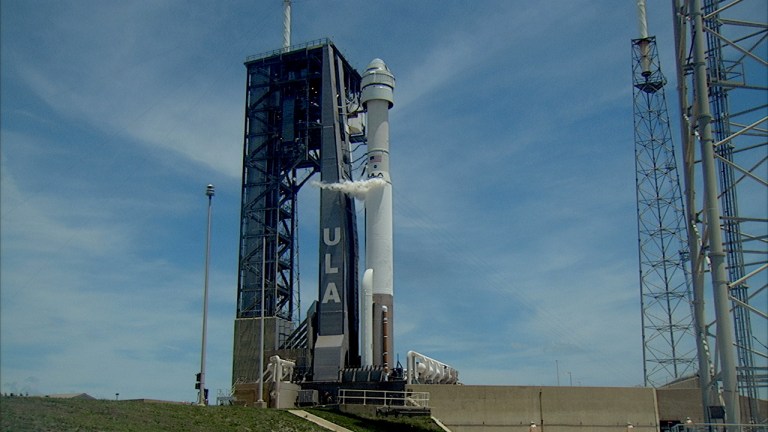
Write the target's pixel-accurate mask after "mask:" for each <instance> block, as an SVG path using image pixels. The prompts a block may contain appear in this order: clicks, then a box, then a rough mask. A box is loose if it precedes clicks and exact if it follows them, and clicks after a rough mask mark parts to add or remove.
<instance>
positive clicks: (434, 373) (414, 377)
mask: <svg viewBox="0 0 768 432" xmlns="http://www.w3.org/2000/svg"><path fill="white" fill-rule="evenodd" d="M406 367H407V371H406V374H407V375H406V376H407V378H406V380H407V381H406V383H407V384H456V383H458V382H459V371H457V370H456V369H454V368H452V367H450V366H448V365H447V364H445V363H443V362H440V361H437V360H435V359H433V358H429V357H427V356H425V355H424V354H419V353H417V352H416V351H408V358H407V366H406Z"/></svg>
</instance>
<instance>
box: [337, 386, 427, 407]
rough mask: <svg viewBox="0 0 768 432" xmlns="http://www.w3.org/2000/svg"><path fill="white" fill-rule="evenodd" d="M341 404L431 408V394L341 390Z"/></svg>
mask: <svg viewBox="0 0 768 432" xmlns="http://www.w3.org/2000/svg"><path fill="white" fill-rule="evenodd" d="M339 404H342V405H376V406H410V407H420V408H428V407H429V392H411V391H387V390H354V389H339Z"/></svg>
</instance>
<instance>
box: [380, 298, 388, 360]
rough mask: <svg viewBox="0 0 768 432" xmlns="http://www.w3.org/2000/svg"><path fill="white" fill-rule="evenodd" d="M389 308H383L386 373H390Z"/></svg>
mask: <svg viewBox="0 0 768 432" xmlns="http://www.w3.org/2000/svg"><path fill="white" fill-rule="evenodd" d="M388 315H389V308H388V307H386V306H382V307H381V344H382V353H381V362H382V364H384V372H387V373H388V372H389V352H388V351H387V346H388V345H389V340H388V339H389V317H388Z"/></svg>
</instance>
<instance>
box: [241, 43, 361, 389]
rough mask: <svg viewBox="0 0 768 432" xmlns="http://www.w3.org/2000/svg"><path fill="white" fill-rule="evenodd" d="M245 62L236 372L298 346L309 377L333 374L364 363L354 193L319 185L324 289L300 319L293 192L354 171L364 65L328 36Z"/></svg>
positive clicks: (254, 374)
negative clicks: (353, 129)
mask: <svg viewBox="0 0 768 432" xmlns="http://www.w3.org/2000/svg"><path fill="white" fill-rule="evenodd" d="M245 66H246V68H247V86H246V105H245V137H244V143H243V179H242V184H243V188H242V207H241V216H240V217H241V227H240V251H239V274H238V286H237V315H236V319H235V331H234V355H233V366H232V380H233V382H255V381H257V380H258V379H259V373H260V368H263V367H264V366H263V365H264V364H266V361H265V360H264V359H262V358H260V357H262V356H263V358H266V359H268V358H269V357H270V356H272V355H275V354H277V353H280V352H281V350H285V349H293V350H294V352H293V353H294V356H295V353H296V351H295V350H297V349H298V350H300V351H301V352H303V353H304V354H303V356H304V358H303V359H299V360H300V361H299V364H300V365H303V366H305V368H306V369H307V370H310V369H311V370H313V371H314V376H313V377H311V378H312V379H314V380H315V381H333V380H336V379H337V378H338V373H339V370H340V369H343V368H345V367H354V366H359V364H360V363H359V362H360V360H359V346H358V345H359V342H358V336H359V333H358V328H359V325H358V324H359V312H358V310H359V308H358V301H359V300H358V280H359V277H358V270H357V269H358V265H357V256H358V239H357V231H356V228H355V227H356V221H355V203H354V199H353V198H351V197H349V196H347V195H345V194H344V193H343V192H341V191H337V190H331V189H322V190H321V191H320V236H319V240H320V241H319V260H320V262H319V267H318V268H319V278H318V280H319V283H320V289H319V293H318V297H317V298H318V301H317V303H316V304H315V306H314V307H313V308H312V311H313V312H311V313H310V314H308V317H307V319H306V320H304V321H303V322H302V323H298V322H297V320H296V319H295V317H296V316H297V313H296V312H297V310H296V309H297V308H298V305H297V304H296V302H295V301H294V300H295V298H296V296H297V294H298V282H297V280H298V276H297V270H298V265H297V260H296V257H297V246H298V245H297V243H298V238H297V234H298V228H297V226H298V220H297V213H296V209H297V207H296V206H297V204H296V200H297V196H298V192H299V190H300V189H301V187H302V186H304V185H305V184H306V183H307V182H308V181H309V179H310V178H311V177H313V176H314V174H315V173H318V172H319V173H320V180H321V181H322V182H323V183H337V182H343V181H351V180H352V172H351V157H350V154H351V149H350V145H351V143H352V142H353V140H355V137H354V136H353V134H351V133H350V128H349V126H348V124H349V123H348V121H349V118H350V117H354V116H355V115H356V114H355V111H356V110H357V107H358V106H359V98H360V80H361V78H360V74H359V73H358V72H357V71H355V70H354V69H353V68H352V67H351V66H350V65H349V63H348V62H347V61H346V60H345V59H344V57H342V55H341V54H340V53H339V51H338V50H337V49H336V47H335V46H334V45H333V44H332V43H331V42H330V41H328V40H325V39H324V40H319V41H314V42H310V43H307V44H304V45H300V46H293V47H291V48H285V49H281V50H276V51H273V52H270V53H267V54H264V55H260V56H254V57H249V58H248V59H247V60H246V62H245ZM358 138H359V137H358ZM262 334H263V344H264V345H263V351H261V344H262ZM310 365H311V366H310Z"/></svg>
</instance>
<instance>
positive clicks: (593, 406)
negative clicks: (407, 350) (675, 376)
mask: <svg viewBox="0 0 768 432" xmlns="http://www.w3.org/2000/svg"><path fill="white" fill-rule="evenodd" d="M408 389H409V390H413V391H424V392H429V393H430V406H431V407H432V415H433V416H435V417H437V418H438V419H440V421H442V422H443V423H445V425H446V426H448V427H449V428H450V429H451V430H452V431H454V432H498V431H502V430H504V431H515V432H528V429H529V427H530V423H531V422H536V424H537V425H538V430H539V431H540V432H598V431H599V432H627V423H632V425H633V426H634V431H635V432H653V431H656V430H658V424H659V418H658V415H657V411H656V397H655V392H654V390H653V389H649V388H612V387H523V386H520V387H506V386H505V387H502V386H461V385H458V386H450V385H412V386H408Z"/></svg>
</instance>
